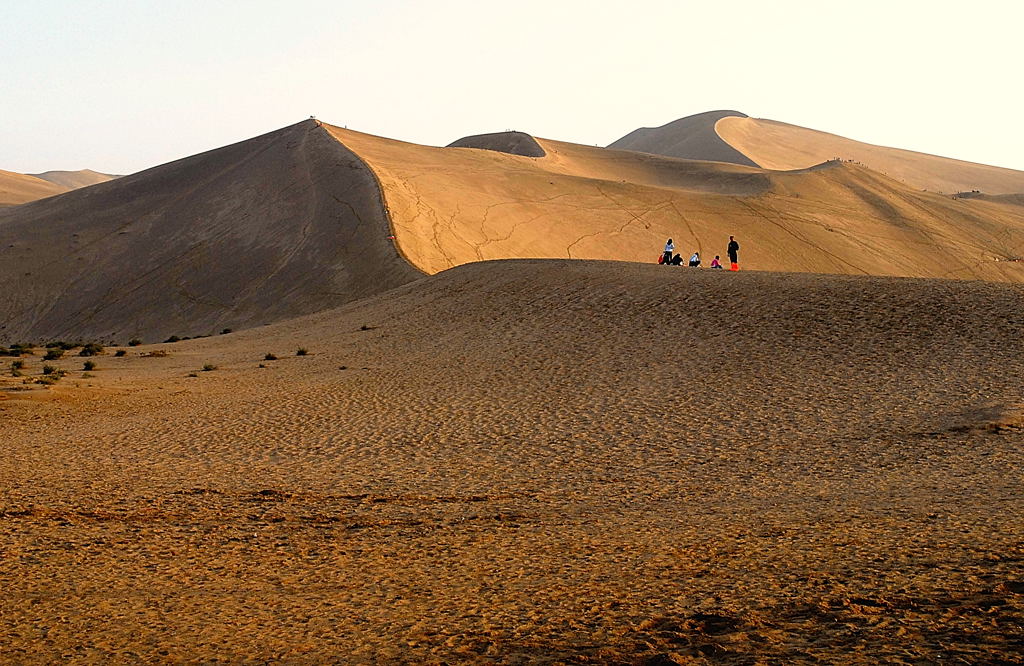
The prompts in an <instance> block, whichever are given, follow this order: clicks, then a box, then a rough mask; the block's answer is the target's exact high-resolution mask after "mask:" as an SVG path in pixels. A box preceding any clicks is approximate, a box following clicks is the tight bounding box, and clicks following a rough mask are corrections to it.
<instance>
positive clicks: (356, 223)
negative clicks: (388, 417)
mask: <svg viewBox="0 0 1024 666" xmlns="http://www.w3.org/2000/svg"><path fill="white" fill-rule="evenodd" d="M467 141H468V143H475V144H477V145H480V146H484V145H486V146H489V148H487V149H474V148H435V147H429V146H419V145H415V144H409V143H404V142H400V141H394V140H389V139H383V138H380V137H375V136H371V135H367V134H361V133H358V132H353V131H349V130H343V129H340V128H336V127H331V126H320V125H318V124H317V123H314V122H312V121H309V122H305V123H300V124H298V125H295V126H292V127H290V128H285V129H284V130H280V131H278V132H273V133H270V134H268V135H265V136H263V137H257V138H256V139H252V140H250V141H246V142H242V143H239V144H236V145H234V146H229V147H226V148H222V149H219V150H215V151H211V152H209V153H204V154H202V155H197V156H194V157H192V158H188V159H185V160H179V161H178V162H174V163H171V164H168V165H164V166H162V167H157V168H155V169H151V170H149V171H145V172H142V173H139V174H135V175H132V176H126V177H123V178H120V179H117V180H114V181H110V182H107V183H101V184H98V185H95V186H93V187H89V188H86V189H83V190H77V191H74V192H70V193H67V194H64V195H62V196H59V197H55V198H51V199H48V200H46V201H41V202H35V203H31V204H27V205H22V206H18V207H16V208H10V209H7V210H6V211H2V212H0V280H2V281H3V282H4V283H5V284H7V285H11V287H10V289H9V293H10V294H12V296H11V298H9V299H5V300H4V301H3V302H0V343H4V342H7V343H10V342H15V341H19V340H26V339H27V340H45V339H54V338H68V337H70V338H100V339H104V340H116V341H121V342H123V341H124V340H127V339H129V338H132V337H141V338H143V339H144V340H147V341H154V340H161V339H164V338H166V337H168V336H170V335H178V336H195V335H200V334H210V333H214V332H218V331H220V330H222V329H223V328H232V329H238V328H243V327H250V326H256V325H260V324H264V323H269V322H273V321H278V320H281V319H287V318H290V317H294V316H297V315H301V314H307V313H310V312H316V311H319V310H323V309H326V308H330V307H334V306H337V305H339V304H341V303H345V302H348V301H350V300H354V299H357V298H362V297H364V296H367V295H371V294H374V293H379V292H381V291H384V290H386V289H389V288H391V287H394V286H397V285H399V284H404V283H405V282H408V281H410V280H412V279H415V278H416V277H418V276H419V275H420V273H421V272H423V273H436V272H439V271H442V270H445V269H447V268H450V267H453V266H457V265H461V264H464V263H468V262H475V261H482V260H488V259H505V258H574V259H613V260H627V261H638V262H645V263H647V262H651V261H653V260H654V259H655V258H656V257H657V256H658V254H660V251H661V248H662V245H663V243H664V241H665V239H666V238H670V237H671V238H673V239H674V240H675V242H676V245H677V247H678V248H679V251H680V252H681V253H683V254H685V255H688V254H689V253H690V252H693V251H695V250H696V251H699V252H700V253H701V254H702V255H703V256H704V258H705V261H710V260H711V258H712V257H713V256H714V255H715V254H719V255H722V256H724V255H725V245H726V242H727V239H728V236H729V235H735V236H737V237H738V238H739V239H740V243H741V246H742V249H741V263H742V265H743V267H744V269H751V270H771V271H806V272H816V273H852V274H870V275H894V276H912V277H956V278H971V279H985V280H999V281H1011V282H1022V281H1024V264H1022V263H1020V262H1017V261H1010V260H1012V259H1018V258H1020V257H1021V256H1022V255H1024V209H1022V208H1021V207H1019V206H1012V205H1006V204H1005V203H1002V204H1000V203H994V202H990V201H984V200H979V199H952V198H950V197H945V196H938V195H932V194H927V193H921V192H917V191H914V190H912V189H910V188H908V187H906V186H905V185H902V184H900V183H898V182H896V181H894V180H892V179H889V178H887V177H885V176H883V175H880V174H878V173H877V172H874V171H872V170H870V169H868V168H865V167H863V166H861V165H856V164H849V163H837V162H832V163H825V164H822V165H818V166H816V167H813V168H810V169H805V170H798V171H791V172H778V171H768V170H763V169H758V168H754V167H746V166H741V165H734V164H727V163H722V162H697V161H692V160H680V159H674V158H668V157H662V156H656V155H648V154H644V153H639V152H633V151H617V150H607V149H601V148H593V147H588V146H581V145H576V144H570V143H564V142H559V141H552V140H548V139H535V138H533V137H528V136H527V135H518V134H516V135H491V136H488V137H483V138H481V137H475V138H472V139H471V140H467ZM534 144H535V145H536V146H538V147H539V148H540V151H539V152H541V153H543V156H540V157H526V156H522V155H517V154H510V153H509V152H502V150H511V151H515V150H520V151H522V150H524V149H525V148H528V147H529V146H532V145H534ZM528 152H529V151H528ZM533 152H537V151H533ZM392 233H393V234H394V236H395V240H394V241H393V240H391V239H390V238H389V236H390V235H391V234H392ZM396 245H397V247H396Z"/></svg>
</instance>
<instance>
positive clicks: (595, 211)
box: [327, 126, 1024, 281]
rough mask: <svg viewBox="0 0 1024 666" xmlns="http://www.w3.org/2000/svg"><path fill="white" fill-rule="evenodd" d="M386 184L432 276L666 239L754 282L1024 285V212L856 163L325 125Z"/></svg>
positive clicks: (637, 251) (401, 235) (648, 255)
mask: <svg viewBox="0 0 1024 666" xmlns="http://www.w3.org/2000/svg"><path fill="white" fill-rule="evenodd" d="M327 129H328V130H329V131H330V132H331V133H332V134H333V135H334V136H335V137H336V138H338V139H339V140H340V141H341V142H342V143H344V144H345V145H346V146H348V147H349V148H350V149H351V150H353V151H354V152H356V153H357V154H358V155H359V156H360V157H361V158H363V159H364V160H365V161H366V163H367V164H368V165H369V166H370V167H371V168H372V169H373V171H374V172H375V173H376V175H377V177H378V178H379V180H380V182H381V185H382V189H383V192H384V196H385V199H386V201H387V206H388V210H389V213H390V216H391V222H392V225H393V228H394V230H395V234H396V236H397V240H398V244H399V248H400V250H401V251H402V253H403V255H404V256H405V257H406V258H407V259H408V260H409V261H410V262H411V263H412V264H413V265H415V266H416V267H418V268H419V269H421V270H423V271H424V272H427V273H436V272H438V271H441V270H444V269H446V268H449V267H452V266H456V265H459V264H464V263H467V262H472V261H482V260H487V259H503V258H529V257H538V258H579V259H617V260H627V261H640V262H650V261H653V260H655V259H656V258H657V256H658V255H659V254H660V253H661V249H662V247H663V244H664V242H665V239H666V238H673V239H674V240H675V243H676V247H677V248H679V252H681V253H683V254H684V255H688V254H689V253H691V252H693V251H695V250H697V251H700V253H701V255H702V256H703V257H704V258H705V261H707V262H709V261H710V260H711V258H712V257H713V256H714V255H715V254H719V255H722V256H725V254H726V253H725V248H726V244H727V242H728V236H729V235H735V236H737V237H738V238H739V242H740V245H741V252H740V255H741V264H742V265H743V266H744V267H745V268H751V269H759V270H774V271H807V272H818V273H861V274H872V275H902V276H919V277H958V278H982V279H990V280H1004V281H1024V265H1022V264H1018V263H1013V262H1008V261H1005V260H1006V259H1010V258H1013V257H1018V256H1020V255H1021V254H1022V253H1024V210H1021V209H1020V208H1019V207H1013V206H1008V205H1004V206H996V205H990V204H983V203H982V202H978V201H968V200H953V199H951V198H949V197H943V196H939V195H933V194H928V193H921V192H917V191H914V190H912V189H910V188H908V187H906V186H905V185H902V184H900V183H898V182H896V181H894V180H892V179H890V178H886V177H885V176H882V175H880V174H878V173H876V172H874V171H871V170H870V169H867V168H865V167H863V166H860V165H855V164H846V163H843V164H840V163H835V162H833V163H827V164H822V165H819V166H817V167H815V168H812V169H806V170H800V171H794V172H776V171H766V170H762V169H758V168H753V167H745V166H740V165H733V164H725V163H721V162H697V161H691V160H679V159H674V158H669V157H662V156H657V155H650V154H645V153H639V152H632V151H618V150H609V149H603V148H593V147H589V146H581V145H577V144H571V143H563V142H559V141H551V140H548V139H536V141H537V143H538V144H539V145H540V146H541V147H542V148H543V149H544V152H545V156H544V157H539V158H527V157H522V156H518V155H509V154H505V153H500V152H495V151H491V150H472V149H460V150H453V149H451V148H434V147H429V146H420V145H415V144H409V143H403V142H400V141H394V140H390V139H384V138H381V137H375V136H371V135H367V134H361V133H358V132H353V131H350V130H343V129H340V128H336V127H330V126H327Z"/></svg>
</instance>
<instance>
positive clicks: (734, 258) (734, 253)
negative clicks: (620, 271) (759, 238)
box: [658, 236, 740, 271]
mask: <svg viewBox="0 0 1024 666" xmlns="http://www.w3.org/2000/svg"><path fill="white" fill-rule="evenodd" d="M675 251H676V246H675V244H674V243H673V242H672V239H671V238H669V239H668V242H667V243H665V251H664V252H663V253H662V254H661V256H660V257H658V263H659V264H662V265H664V266H682V265H683V257H682V255H679V254H675V255H673V253H674V252H675ZM739 252H740V244H739V243H737V242H736V238H734V237H733V236H729V245H728V247H727V248H726V250H725V253H726V254H727V255H729V270H730V271H738V270H739V269H740V263H739V261H740V260H739ZM687 265H688V266H689V267H690V268H700V265H701V260H700V252H694V253H693V254H691V255H690V261H689V262H688V263H687ZM710 267H711V268H723V266H722V260H721V257H720V256H719V255H717V254H716V255H715V258H714V259H712V260H711V266H710Z"/></svg>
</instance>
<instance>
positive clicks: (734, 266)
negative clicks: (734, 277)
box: [729, 261, 740, 271]
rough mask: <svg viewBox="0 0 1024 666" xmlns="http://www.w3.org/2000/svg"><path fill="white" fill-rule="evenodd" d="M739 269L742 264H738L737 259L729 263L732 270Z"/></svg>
mask: <svg viewBox="0 0 1024 666" xmlns="http://www.w3.org/2000/svg"><path fill="white" fill-rule="evenodd" d="M739 269H740V265H739V264H737V263H736V262H735V261H734V262H732V263H731V264H729V270H730V271H738V270H739Z"/></svg>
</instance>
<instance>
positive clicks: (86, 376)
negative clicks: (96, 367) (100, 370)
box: [82, 372, 96, 379]
mask: <svg viewBox="0 0 1024 666" xmlns="http://www.w3.org/2000/svg"><path fill="white" fill-rule="evenodd" d="M95 376H96V375H92V374H89V373H88V372H83V373H82V379H92V378H93V377H95Z"/></svg>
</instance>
